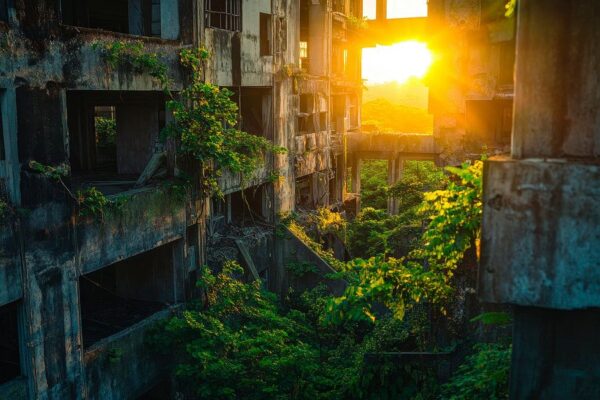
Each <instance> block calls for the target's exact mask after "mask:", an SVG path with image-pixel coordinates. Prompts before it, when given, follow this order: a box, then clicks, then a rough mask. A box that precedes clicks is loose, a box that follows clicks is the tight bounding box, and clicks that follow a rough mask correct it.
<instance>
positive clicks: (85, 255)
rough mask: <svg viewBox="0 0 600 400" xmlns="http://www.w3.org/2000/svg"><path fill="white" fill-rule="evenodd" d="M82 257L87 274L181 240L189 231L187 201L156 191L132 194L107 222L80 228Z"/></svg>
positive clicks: (85, 223) (91, 220)
mask: <svg viewBox="0 0 600 400" xmlns="http://www.w3.org/2000/svg"><path fill="white" fill-rule="evenodd" d="M76 229H77V241H78V254H79V257H80V265H81V266H82V273H84V274H87V273H89V272H92V271H95V270H97V269H99V268H102V267H105V266H107V265H110V264H113V263H115V262H117V261H120V260H123V259H125V258H128V257H132V256H134V255H136V254H140V253H143V252H145V251H148V250H151V249H153V248H155V247H157V246H160V245H163V244H166V243H170V242H172V241H174V240H177V239H179V238H181V237H182V236H183V235H184V234H185V231H186V212H185V204H184V202H183V201H181V200H178V199H176V198H174V197H173V196H171V195H169V194H167V193H164V192H162V191H160V190H158V189H156V188H149V189H148V190H146V191H143V192H140V193H137V194H135V195H132V196H131V197H130V198H128V199H127V201H126V203H125V204H124V205H123V208H122V210H121V211H120V212H117V213H113V214H111V215H106V216H105V218H104V221H97V220H96V219H94V218H89V219H87V220H85V221H82V222H80V223H79V224H78V225H77V228H76Z"/></svg>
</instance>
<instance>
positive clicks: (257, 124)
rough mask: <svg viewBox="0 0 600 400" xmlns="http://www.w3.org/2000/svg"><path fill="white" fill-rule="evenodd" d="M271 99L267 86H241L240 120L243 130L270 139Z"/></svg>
mask: <svg viewBox="0 0 600 400" xmlns="http://www.w3.org/2000/svg"><path fill="white" fill-rule="evenodd" d="M271 99H272V97H271V89H269V88H250V87H247V88H246V87H244V88H242V90H241V106H240V114H241V119H240V121H241V128H242V130H243V131H245V132H248V133H251V134H253V135H255V136H262V137H264V138H267V139H272V136H273V135H272V129H271V125H272V124H271V117H272V100H271Z"/></svg>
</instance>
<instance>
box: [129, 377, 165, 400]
mask: <svg viewBox="0 0 600 400" xmlns="http://www.w3.org/2000/svg"><path fill="white" fill-rule="evenodd" d="M171 398H173V397H172V396H171V383H170V382H169V381H168V380H162V381H160V382H159V383H157V384H156V385H154V386H152V388H151V389H150V390H148V391H147V392H146V393H144V394H142V395H141V396H140V397H138V398H137V399H138V400H164V399H171Z"/></svg>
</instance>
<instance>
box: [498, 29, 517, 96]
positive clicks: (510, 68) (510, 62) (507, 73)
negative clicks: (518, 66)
mask: <svg viewBox="0 0 600 400" xmlns="http://www.w3.org/2000/svg"><path fill="white" fill-rule="evenodd" d="M515 46H516V44H515V40H514V39H513V40H511V41H509V42H504V43H501V44H500V74H499V76H498V84H499V85H509V86H510V85H513V82H514V70H515V57H516V47H515Z"/></svg>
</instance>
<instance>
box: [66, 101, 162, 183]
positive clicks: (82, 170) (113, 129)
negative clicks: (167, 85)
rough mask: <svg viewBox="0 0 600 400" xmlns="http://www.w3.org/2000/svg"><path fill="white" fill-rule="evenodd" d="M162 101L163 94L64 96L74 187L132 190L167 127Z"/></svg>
mask: <svg viewBox="0 0 600 400" xmlns="http://www.w3.org/2000/svg"><path fill="white" fill-rule="evenodd" d="M164 102H165V99H164V94H163V93H161V92H105V91H93V92H92V91H69V92H67V121H68V124H69V136H70V160H71V168H72V171H73V178H74V180H73V183H74V185H76V186H78V185H79V184H83V183H86V182H88V181H94V182H95V183H99V184H100V186H98V185H96V184H95V186H96V187H98V189H100V190H101V191H103V192H104V193H105V194H114V193H118V192H122V191H124V190H128V189H129V188H131V187H132V186H133V184H134V183H135V181H136V180H137V178H138V177H139V176H140V174H141V173H142V172H143V171H144V169H145V167H146V166H147V164H148V162H149V161H150V159H151V158H152V156H153V153H154V152H155V149H156V145H157V143H158V140H159V133H160V131H161V129H162V128H163V127H164V126H165V106H164ZM102 182H104V183H102Z"/></svg>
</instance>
